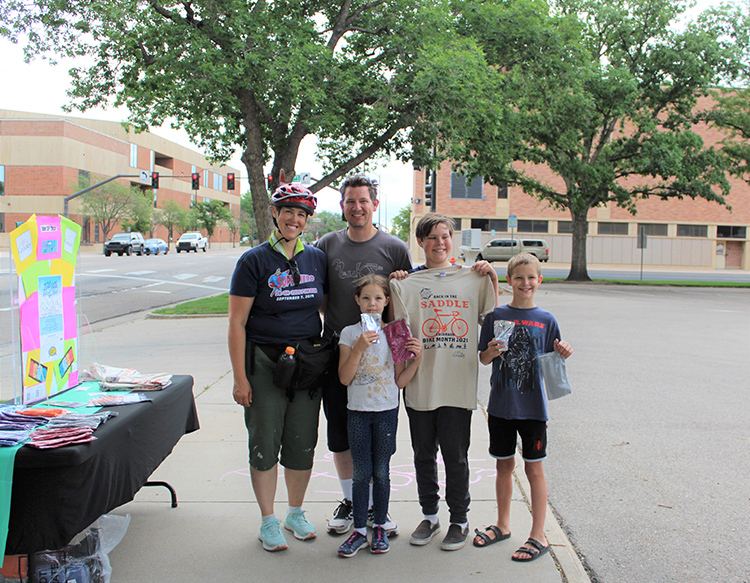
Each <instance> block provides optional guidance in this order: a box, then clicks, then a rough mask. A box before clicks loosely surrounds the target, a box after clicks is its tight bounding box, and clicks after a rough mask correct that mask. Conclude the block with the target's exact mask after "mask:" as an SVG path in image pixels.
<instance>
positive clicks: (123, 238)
mask: <svg viewBox="0 0 750 583" xmlns="http://www.w3.org/2000/svg"><path fill="white" fill-rule="evenodd" d="M145 251H146V241H144V240H143V235H141V234H140V233H117V235H115V236H113V237H112V238H111V239H110V240H109V241H107V242H106V243H105V244H104V255H105V256H106V257H109V256H110V255H112V253H117V254H118V255H120V256H121V255H122V254H123V253H124V254H125V255H130V254H132V253H135V254H136V255H143V254H144V253H145Z"/></svg>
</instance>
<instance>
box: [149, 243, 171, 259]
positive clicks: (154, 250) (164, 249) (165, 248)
mask: <svg viewBox="0 0 750 583" xmlns="http://www.w3.org/2000/svg"><path fill="white" fill-rule="evenodd" d="M161 253H164V255H166V254H167V253H169V245H167V242H166V241H165V240H164V239H146V255H160V254H161Z"/></svg>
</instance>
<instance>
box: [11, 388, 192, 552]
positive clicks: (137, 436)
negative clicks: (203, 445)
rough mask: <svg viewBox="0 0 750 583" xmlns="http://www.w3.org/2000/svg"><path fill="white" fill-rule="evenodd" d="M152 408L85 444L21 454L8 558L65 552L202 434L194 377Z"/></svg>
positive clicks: (123, 417) (121, 418)
mask: <svg viewBox="0 0 750 583" xmlns="http://www.w3.org/2000/svg"><path fill="white" fill-rule="evenodd" d="M149 397H150V398H151V399H152V401H150V402H149V401H147V402H143V403H137V404H134V405H124V406H118V407H115V408H113V410H114V411H117V412H118V413H119V415H118V416H117V417H115V418H113V419H110V420H109V421H107V422H106V423H104V424H103V425H101V426H99V428H98V429H97V430H96V431H95V432H94V435H95V436H96V438H97V439H96V440H95V441H92V442H89V443H84V444H81V445H72V446H66V447H61V448H57V449H49V450H39V449H34V448H31V447H28V446H24V447H22V448H21V449H19V450H18V453H17V454H16V460H15V467H14V471H13V494H12V498H11V507H10V521H9V525H8V542H7V545H6V549H5V552H6V554H21V553H33V552H37V551H41V550H45V549H59V548H61V547H63V546H65V545H66V544H68V543H69V542H70V540H71V539H72V538H73V537H74V536H75V535H76V534H78V533H79V532H81V531H82V530H83V529H85V528H86V527H87V526H89V525H90V524H91V523H92V522H94V521H95V520H96V519H97V518H99V516H101V515H102V514H106V513H107V512H109V511H110V510H112V509H113V508H116V507H118V506H120V505H121V504H125V503H126V502H129V501H130V500H132V499H133V496H135V493H136V492H138V490H140V489H141V487H142V486H143V485H144V484H145V483H146V482H147V481H148V478H149V476H150V475H151V474H152V473H153V472H154V470H155V469H156V468H157V467H158V466H159V464H160V463H161V462H162V461H164V459H166V457H167V456H168V455H169V454H170V453H171V452H172V449H173V448H174V446H175V445H176V444H177V442H178V441H179V440H180V438H181V437H182V436H183V435H184V434H185V433H190V432H192V431H196V430H197V429H198V428H199V424H198V414H197V412H196V410H195V400H194V399H193V377H190V376H174V377H172V384H171V385H170V386H169V387H167V388H166V389H164V390H162V391H153V392H149Z"/></svg>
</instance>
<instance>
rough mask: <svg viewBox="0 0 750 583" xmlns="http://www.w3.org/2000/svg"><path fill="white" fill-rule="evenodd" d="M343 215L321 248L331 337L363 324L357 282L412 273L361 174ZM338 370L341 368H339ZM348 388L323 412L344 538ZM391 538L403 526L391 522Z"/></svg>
mask: <svg viewBox="0 0 750 583" xmlns="http://www.w3.org/2000/svg"><path fill="white" fill-rule="evenodd" d="M340 190H341V203H340V204H341V210H342V212H343V213H344V218H345V219H346V222H347V225H348V226H347V228H346V229H344V230H342V231H336V232H334V233H327V234H326V235H323V237H321V239H320V241H318V243H317V247H318V248H320V249H322V250H323V251H324V252H325V254H326V257H327V258H328V259H327V261H328V301H327V303H326V310H325V331H324V334H325V335H326V337H330V336H331V335H333V334H334V333H339V332H341V330H342V329H343V328H344V327H346V326H349V325H351V324H355V323H357V322H358V321H359V318H360V309H359V306H357V303H356V302H355V301H354V282H355V281H356V280H357V279H359V278H360V277H362V276H363V275H366V274H368V273H375V274H378V275H383V276H385V277H388V276H389V275H390V274H391V273H392V272H394V271H397V270H409V269H411V256H410V255H409V248H408V247H407V246H406V244H405V243H404V242H403V241H401V239H399V238H398V237H394V236H393V235H389V234H387V233H384V232H382V231H380V230H379V229H378V228H377V227H375V225H373V224H372V216H373V213H374V212H375V210H376V209H377V208H378V198H377V187H376V184H374V183H373V182H372V181H371V180H370V179H369V178H368V177H367V176H364V175H362V174H358V175H354V176H350V177H348V178H347V179H346V180H345V181H344V183H343V184H342V185H341V189H340ZM337 364H338V363H337ZM346 399H347V396H346V387H343V386H342V385H341V384H340V383H339V382H338V380H336V381H335V382H333V383H332V385H331V386H328V387H324V389H323V409H324V411H325V414H326V419H327V420H328V449H329V450H331V452H333V461H334V464H335V466H336V472H337V474H338V476H339V482H340V483H341V490H342V492H343V500H342V501H341V503H340V504H339V506H338V507H337V508H336V511H335V512H334V515H333V518H331V520H330V521H329V522H328V532H329V533H332V534H345V533H347V532H349V530H350V529H351V528H352V526H353V524H354V522H353V519H352V503H351V500H352V477H353V474H354V468H353V464H352V456H351V452H350V451H349V439H348V435H347V428H346V419H347V417H346V416H347V408H346ZM385 527H386V530H387V531H388V533H389V534H391V535H393V534H397V533H398V526H397V525H396V524H395V523H394V522H393V521H391V520H390V517H389V518H388V522H387V523H386V525H385Z"/></svg>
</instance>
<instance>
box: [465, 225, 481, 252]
mask: <svg viewBox="0 0 750 583" xmlns="http://www.w3.org/2000/svg"><path fill="white" fill-rule="evenodd" d="M461 246H462V247H468V248H469V249H479V248H480V247H481V246H482V229H463V230H462V231H461Z"/></svg>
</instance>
